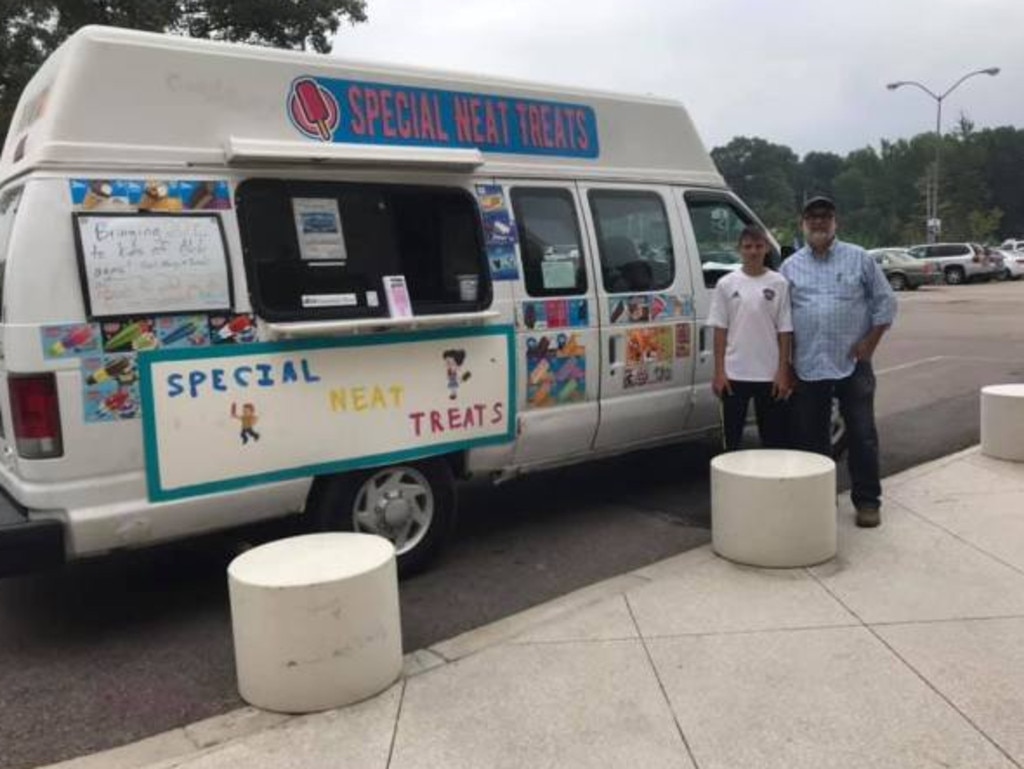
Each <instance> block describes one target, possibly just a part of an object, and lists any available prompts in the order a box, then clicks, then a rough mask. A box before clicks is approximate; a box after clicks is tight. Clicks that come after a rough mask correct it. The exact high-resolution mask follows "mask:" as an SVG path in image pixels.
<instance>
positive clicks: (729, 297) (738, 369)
mask: <svg viewBox="0 0 1024 769" xmlns="http://www.w3.org/2000/svg"><path fill="white" fill-rule="evenodd" d="M708 325H709V326H713V327H715V328H724V329H728V332H729V333H728V336H727V341H726V345H725V375H726V376H727V377H729V379H734V380H736V381H739V382H771V381H772V380H773V379H775V374H776V372H777V371H778V370H779V334H781V333H783V332H786V331H792V330H793V318H792V314H791V312H790V307H789V283H787V282H786V279H785V278H784V277H782V276H781V275H779V273H777V272H772V271H771V270H768V271H766V272H764V273H763V274H762V275H758V276H757V277H751V276H750V275H747V274H746V273H745V272H743V270H736V272H732V273H730V274H728V275H726V276H725V277H724V278H722V279H721V280H720V281H718V284H717V285H716V286H715V290H714V293H712V295H711V312H710V313H709V314H708Z"/></svg>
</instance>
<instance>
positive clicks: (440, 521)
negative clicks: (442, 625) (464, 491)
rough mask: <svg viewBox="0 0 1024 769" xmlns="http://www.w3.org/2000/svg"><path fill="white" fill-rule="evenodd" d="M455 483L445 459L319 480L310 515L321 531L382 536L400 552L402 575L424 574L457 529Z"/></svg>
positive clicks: (399, 567)
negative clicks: (354, 532) (424, 570)
mask: <svg viewBox="0 0 1024 769" xmlns="http://www.w3.org/2000/svg"><path fill="white" fill-rule="evenodd" d="M455 509H456V495H455V479H454V477H453V475H452V469H451V467H450V466H449V464H448V463H447V462H446V461H444V460H443V459H428V460H424V461H422V462H408V463H403V464H400V465H389V466H388V467H375V468H373V469H371V470H361V471H357V472H353V473H345V474H343V475H336V476H330V477H326V478H318V479H317V480H316V482H315V484H314V486H313V491H312V492H311V494H310V499H309V503H308V505H307V513H309V514H310V515H311V517H312V519H313V521H312V522H313V524H314V526H315V527H316V528H317V529H318V530H320V531H356V532H361V533H364V534H378V535H380V536H382V537H384V538H385V539H387V540H389V541H390V542H391V543H392V544H393V545H394V546H395V555H396V556H397V559H398V573H399V575H400V576H402V577H408V576H410V575H412V574H415V573H416V572H418V571H421V570H422V569H424V568H425V567H426V566H427V565H428V564H429V563H430V562H431V561H433V560H434V559H435V558H436V557H437V556H438V555H439V554H440V553H441V551H442V550H443V549H444V546H445V545H446V544H447V543H448V540H449V539H450V537H451V534H452V531H453V530H454V526H455Z"/></svg>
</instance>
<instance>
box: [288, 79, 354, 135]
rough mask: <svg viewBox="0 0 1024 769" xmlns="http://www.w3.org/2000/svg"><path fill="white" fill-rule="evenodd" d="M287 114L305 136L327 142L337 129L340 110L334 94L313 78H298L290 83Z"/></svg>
mask: <svg viewBox="0 0 1024 769" xmlns="http://www.w3.org/2000/svg"><path fill="white" fill-rule="evenodd" d="M288 114H289V115H290V116H291V119H292V122H293V123H294V124H295V127H296V128H298V129H299V130H300V131H302V133H304V134H305V135H306V136H308V137H310V138H311V139H320V140H321V141H325V142H329V141H330V140H331V137H332V136H333V135H334V129H335V128H337V127H338V120H339V118H340V117H341V109H340V108H339V106H338V100H337V99H335V98H334V94H332V93H331V92H330V91H328V90H327V89H326V88H324V87H323V86H322V85H320V84H319V83H318V82H316V80H314V79H313V78H311V77H300V78H299V79H298V80H296V81H295V82H293V83H292V90H291V93H290V94H289V96H288Z"/></svg>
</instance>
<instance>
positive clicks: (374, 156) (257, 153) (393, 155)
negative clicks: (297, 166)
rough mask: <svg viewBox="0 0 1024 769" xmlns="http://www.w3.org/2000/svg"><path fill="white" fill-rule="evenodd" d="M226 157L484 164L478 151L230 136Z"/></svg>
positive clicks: (465, 167)
mask: <svg viewBox="0 0 1024 769" xmlns="http://www.w3.org/2000/svg"><path fill="white" fill-rule="evenodd" d="M224 157H225V160H226V161H227V162H228V164H232V163H252V162H266V163H295V162H308V163H317V164H331V165H360V166H361V165H371V164H372V165H390V166H396V167H399V166H400V167H405V168H408V167H416V168H439V169H442V168H443V169H450V170H455V171H473V170H475V169H477V168H479V167H480V166H482V165H483V163H484V156H483V153H481V152H480V150H478V149H475V148H469V149H466V148H449V147H408V146H398V147H396V146H388V145H374V144H328V143H313V142H305V141H295V142H291V141H267V140H263V139H245V138H242V137H238V136H232V137H229V138H228V140H227V142H226V143H225V146H224Z"/></svg>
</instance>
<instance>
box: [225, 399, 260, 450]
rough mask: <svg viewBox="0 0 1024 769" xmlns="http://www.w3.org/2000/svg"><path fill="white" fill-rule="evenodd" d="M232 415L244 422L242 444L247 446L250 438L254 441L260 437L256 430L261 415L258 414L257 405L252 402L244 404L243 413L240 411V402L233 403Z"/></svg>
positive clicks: (241, 434)
mask: <svg viewBox="0 0 1024 769" xmlns="http://www.w3.org/2000/svg"><path fill="white" fill-rule="evenodd" d="M231 417H232V418H233V419H237V420H238V421H239V422H241V423H242V432H241V433H240V434H239V435H240V436H241V438H242V445H243V446H245V445H246V444H247V443H248V442H249V439H250V438H252V439H253V440H254V441H258V440H259V439H260V434H259V433H258V432H256V430H255V427H256V423H257V422H258V421H259V419H260V418H259V417H258V416H256V407H255V406H254V405H252V404H251V403H243V404H242V413H241V414H239V413H238V404H236V403H232V404H231Z"/></svg>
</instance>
